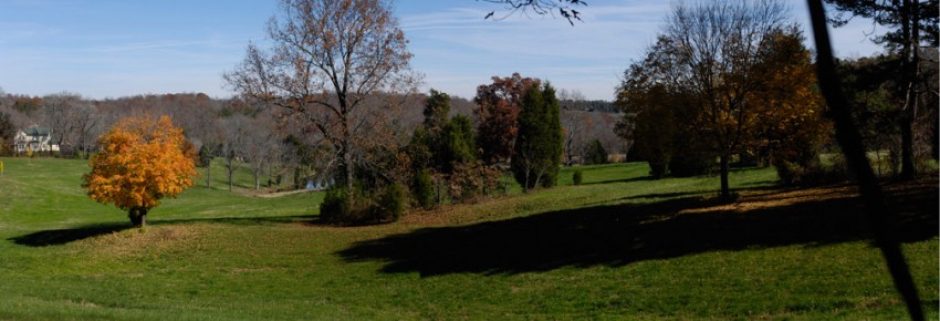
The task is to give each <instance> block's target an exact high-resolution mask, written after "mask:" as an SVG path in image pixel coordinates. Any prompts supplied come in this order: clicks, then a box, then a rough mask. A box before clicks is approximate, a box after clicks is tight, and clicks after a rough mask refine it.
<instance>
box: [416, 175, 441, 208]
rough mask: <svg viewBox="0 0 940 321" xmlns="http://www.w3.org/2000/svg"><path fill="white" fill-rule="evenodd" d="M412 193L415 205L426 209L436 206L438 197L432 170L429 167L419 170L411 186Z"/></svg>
mask: <svg viewBox="0 0 940 321" xmlns="http://www.w3.org/2000/svg"><path fill="white" fill-rule="evenodd" d="M411 194H412V195H413V196H414V201H415V205H417V206H420V207H421V208H424V209H431V208H433V207H434V205H435V201H436V199H435V193H434V179H433V178H431V171H429V170H428V169H422V170H420V171H418V174H416V175H415V177H414V182H413V183H412V186H411Z"/></svg>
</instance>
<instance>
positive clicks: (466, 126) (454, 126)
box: [435, 115, 476, 173]
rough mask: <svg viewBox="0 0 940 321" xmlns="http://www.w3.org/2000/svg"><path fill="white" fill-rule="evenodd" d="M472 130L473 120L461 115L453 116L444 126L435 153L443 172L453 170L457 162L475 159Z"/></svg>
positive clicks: (461, 162) (467, 161)
mask: <svg viewBox="0 0 940 321" xmlns="http://www.w3.org/2000/svg"><path fill="white" fill-rule="evenodd" d="M474 136H475V134H474V132H473V121H471V120H470V118H469V117H467V116H463V115H457V116H454V118H451V119H450V122H448V123H447V125H446V126H444V130H443V132H442V133H441V142H442V144H441V146H440V149H437V150H436V151H437V154H436V155H435V156H436V157H437V159H438V162H439V163H440V164H442V165H443V166H442V169H443V171H444V172H445V173H450V172H451V171H453V169H454V167H455V166H456V165H458V164H463V163H469V162H472V161H475V160H476V143H475V137H474Z"/></svg>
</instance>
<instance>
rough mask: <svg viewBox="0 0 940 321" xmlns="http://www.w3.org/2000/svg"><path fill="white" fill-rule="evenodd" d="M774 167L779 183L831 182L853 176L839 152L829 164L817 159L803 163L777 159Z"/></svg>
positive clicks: (842, 180)
mask: <svg viewBox="0 0 940 321" xmlns="http://www.w3.org/2000/svg"><path fill="white" fill-rule="evenodd" d="M774 167H775V168H776V169H777V176H778V177H779V178H780V183H781V184H783V185H790V186H814V185H824V184H832V183H838V182H844V181H846V180H851V179H852V178H853V177H852V175H851V173H850V172H849V171H848V167H847V165H846V163H845V159H844V158H843V157H842V155H841V154H839V155H835V156H833V157H832V160H831V164H828V165H824V164H821V163H820V162H819V161H813V162H804V163H803V164H800V163H797V162H789V161H777V162H775V164H774Z"/></svg>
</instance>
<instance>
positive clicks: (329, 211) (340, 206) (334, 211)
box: [320, 187, 352, 223]
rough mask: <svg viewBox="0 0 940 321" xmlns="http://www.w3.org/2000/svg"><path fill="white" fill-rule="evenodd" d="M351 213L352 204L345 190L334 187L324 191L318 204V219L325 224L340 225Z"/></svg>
mask: <svg viewBox="0 0 940 321" xmlns="http://www.w3.org/2000/svg"><path fill="white" fill-rule="evenodd" d="M351 212H352V203H351V202H350V198H349V193H348V192H347V191H346V189H345V188H341V187H334V188H330V189H329V190H327V191H326V195H325V196H324V197H323V202H322V203H320V219H322V220H323V221H324V222H326V223H340V222H342V221H343V220H344V218H346V217H347V216H349V214H350V213H351Z"/></svg>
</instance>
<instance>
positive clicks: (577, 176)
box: [571, 169, 584, 185]
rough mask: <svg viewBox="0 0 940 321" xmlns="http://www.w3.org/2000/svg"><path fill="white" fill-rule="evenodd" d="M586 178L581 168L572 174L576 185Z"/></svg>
mask: <svg viewBox="0 0 940 321" xmlns="http://www.w3.org/2000/svg"><path fill="white" fill-rule="evenodd" d="M583 179H584V177H583V174H582V173H581V170H580V169H579V170H575V171H574V174H572V176H571V180H572V181H573V182H574V185H581V181H582V180H583Z"/></svg>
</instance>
